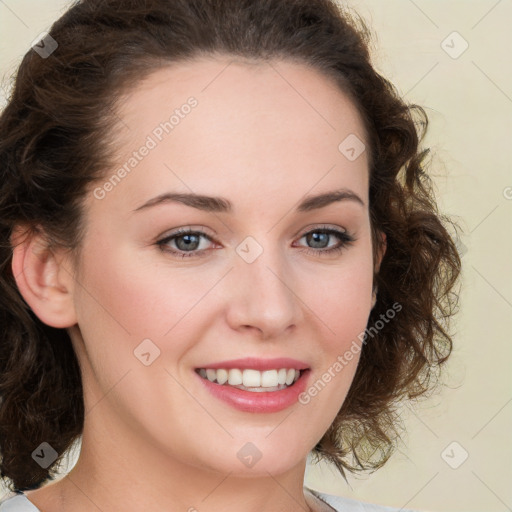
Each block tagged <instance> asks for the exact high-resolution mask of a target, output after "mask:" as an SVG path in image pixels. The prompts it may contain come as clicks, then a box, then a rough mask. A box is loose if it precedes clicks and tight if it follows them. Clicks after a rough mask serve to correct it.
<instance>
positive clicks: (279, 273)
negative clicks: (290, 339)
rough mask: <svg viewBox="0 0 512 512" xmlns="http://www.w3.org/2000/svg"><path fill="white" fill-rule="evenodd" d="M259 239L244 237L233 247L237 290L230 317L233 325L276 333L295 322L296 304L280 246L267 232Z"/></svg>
mask: <svg viewBox="0 0 512 512" xmlns="http://www.w3.org/2000/svg"><path fill="white" fill-rule="evenodd" d="M263 238H264V240H263ZM259 239H260V240H261V242H258V241H257V240H256V239H255V238H253V237H247V238H246V239H245V240H244V241H242V243H240V244H239V245H238V247H237V248H236V252H237V256H236V259H235V269H234V276H233V277H234V279H236V280H237V287H236V288H237V290H239V292H238V293H237V294H236V296H233V297H232V301H233V302H232V303H231V305H230V308H231V309H230V312H231V316H230V318H231V321H232V323H233V327H235V328H236V327H241V326H252V327H256V328H258V329H260V330H261V331H262V332H263V333H264V335H266V336H271V335H278V334H279V332H281V331H284V330H285V329H287V328H288V327H289V326H290V325H294V324H296V323H297V322H298V320H299V318H298V314H299V312H300V307H299V304H298V303H297V302H298V299H297V297H296V295H295V293H294V292H293V277H292V271H291V269H290V267H289V266H288V264H287V259H286V254H285V252H284V251H283V248H282V247H279V246H278V244H277V243H276V242H275V241H272V236H271V235H268V236H265V237H262V236H260V237H259Z"/></svg>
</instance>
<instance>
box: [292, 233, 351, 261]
mask: <svg viewBox="0 0 512 512" xmlns="http://www.w3.org/2000/svg"><path fill="white" fill-rule="evenodd" d="M333 237H336V238H337V239H338V244H337V245H335V246H333V247H332V246H331V247H329V242H330V240H332V238H333ZM303 238H305V239H306V241H307V243H308V244H312V246H310V247H306V252H307V253H310V254H316V255H325V254H327V255H331V254H336V253H339V252H341V251H342V250H343V249H345V248H346V247H347V246H349V245H350V244H351V243H353V242H355V238H354V237H353V236H351V235H349V234H348V233H347V232H346V231H341V230H338V229H334V228H328V227H321V228H317V229H313V230H311V231H308V232H307V233H305V234H304V235H302V237H301V238H300V239H301V240H302V239H303Z"/></svg>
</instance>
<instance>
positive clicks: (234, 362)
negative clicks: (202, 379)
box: [197, 357, 309, 394]
mask: <svg viewBox="0 0 512 512" xmlns="http://www.w3.org/2000/svg"><path fill="white" fill-rule="evenodd" d="M197 368H198V369H199V368H205V369H207V368H210V369H212V370H218V369H221V368H224V369H226V370H231V369H232V368H240V369H241V370H246V369H254V370H259V371H260V372H262V371H265V370H279V369H280V368H295V369H296V370H307V369H308V368H309V366H308V365H307V364H306V363H304V362H303V361H298V360H297V359H291V358H289V357H278V358H276V359H260V358H257V357H244V358H243V359H231V360H229V361H219V362H217V363H205V366H198V367H197ZM252 394H254V393H252Z"/></svg>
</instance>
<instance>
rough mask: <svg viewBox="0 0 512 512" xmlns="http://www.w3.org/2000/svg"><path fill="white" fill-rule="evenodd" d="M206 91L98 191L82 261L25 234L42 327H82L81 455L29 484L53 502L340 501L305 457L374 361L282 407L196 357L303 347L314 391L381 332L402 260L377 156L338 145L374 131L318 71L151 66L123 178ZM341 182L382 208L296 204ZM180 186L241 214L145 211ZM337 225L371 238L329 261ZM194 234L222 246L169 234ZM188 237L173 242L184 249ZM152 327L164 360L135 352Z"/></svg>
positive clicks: (171, 206) (21, 282) (20, 272)
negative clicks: (385, 224) (379, 299)
mask: <svg viewBox="0 0 512 512" xmlns="http://www.w3.org/2000/svg"><path fill="white" fill-rule="evenodd" d="M229 63H231V64H230V65H229V66H228V67H226V66H227V65H228V64H229ZM190 96H194V97H195V98H196V99H197V101H198V105H197V107H195V108H194V109H193V110H192V111H191V113H190V114H189V115H187V116H186V117H185V118H184V119H181V121H180V123H179V125H178V126H176V127H175V128H174V130H173V131H172V133H170V134H168V135H167V136H165V137H164V138H163V139H162V141H161V142H160V143H159V144H158V146H157V147H156V148H154V149H153V150H152V151H151V152H150V153H149V155H148V156H146V157H145V158H144V159H143V160H142V161H141V162H140V163H139V164H138V165H137V167H136V168H135V169H134V170H133V171H132V172H131V173H130V174H129V175H128V176H126V177H125V178H124V179H123V180H122V181H121V183H119V184H117V185H116V187H114V189H113V190H111V191H110V192H109V193H108V194H106V196H105V197H104V198H103V199H97V198H96V197H95V196H94V194H93V193H92V190H91V193H89V194H88V195H87V197H86V203H85V204H86V208H85V216H86V226H87V231H86V236H85V240H84V245H83V249H82V253H81V260H80V262H79V264H78V263H77V264H76V265H75V264H74V261H73V260H72V259H71V257H70V255H69V253H66V252H65V251H64V250H62V249H53V251H49V250H47V249H46V247H45V246H44V244H43V242H42V240H41V239H39V237H37V236H33V237H27V239H26V240H23V241H22V242H19V240H18V239H17V238H16V236H18V235H16V236H15V237H14V244H16V243H17V245H16V247H15V249H14V254H13V272H14V275H15V276H17V277H16V279H17V282H18V286H19V288H20V291H21V293H22V294H23V296H24V297H25V299H26V300H27V302H28V303H29V305H30V306H31V307H32V309H33V310H34V312H35V313H36V314H37V315H38V317H39V318H40V319H41V320H42V321H43V322H45V323H47V324H48V325H52V326H54V327H60V328H66V329H68V332H69V333H70V336H71V339H72V343H73V346H74V348H75V351H76V353H77V356H78V359H79V362H80V366H81V368H82V376H83V383H84V402H85V411H86V416H85V425H84V433H83V440H82V451H81V454H80V458H79V460H78V462H77V464H76V466H75V467H74V468H73V470H72V471H71V472H70V473H69V474H68V475H67V476H66V477H65V478H63V479H61V480H60V481H58V482H54V483H52V484H50V485H47V486H45V487H43V488H41V489H38V490H34V491H30V492H27V496H28V497H29V499H30V500H31V501H32V502H33V503H34V504H35V505H36V506H38V507H39V508H40V509H41V510H42V511H43V512H60V511H64V510H65V511H66V512H85V511H86V510H87V511H90V510H96V507H98V508H99V509H101V510H113V511H114V510H123V511H125V512H131V511H133V512H135V511H137V512H139V511H140V510H155V511H160V510H161V511H163V510H165V511H170V512H174V511H185V510H189V511H192V510H194V509H196V510H199V511H201V512H208V511H218V510H223V511H226V512H231V511H235V510H236V511H237V512H239V511H240V509H241V507H240V504H242V503H243V510H244V511H245V512H256V511H257V512H265V511H276V510H278V511H283V512H288V511H289V512H291V511H296V510H298V509H299V508H298V507H299V506H300V507H301V509H302V510H314V511H317V512H320V511H323V510H330V507H328V506H326V505H325V504H323V503H322V502H320V501H319V500H318V499H316V498H313V497H312V495H310V494H309V493H307V492H306V491H305V490H304V489H303V484H304V472H305V467H306V458H307V455H308V453H309V452H310V451H311V450H312V448H313V447H314V446H315V444H316V443H317V442H318V441H319V440H320V439H321V437H322V436H323V434H324V433H325V431H326V430H327V428H328V427H329V425H330V424H331V423H332V421H333V420H334V418H335V416H336V414H337V412H338V410H339V408H340V407H341V405H342V403H343V401H344V399H345V396H346V394H347V392H348V389H349V387H350V384H351V382H352V379H353V377H354V373H355V370H356V366H357V363H358V359H359V357H358V355H355V356H354V358H353V359H352V360H351V361H350V362H349V363H348V364H347V365H346V366H345V367H344V368H343V370H342V371H340V372H338V373H337V374H336V376H335V377H334V378H333V379H332V380H331V382H330V383H328V384H327V385H326V386H325V388H324V389H323V390H322V391H321V392H320V393H318V395H317V396H315V397H314V398H312V399H311V401H310V402H309V404H306V405H303V404H300V403H295V404H294V405H293V406H292V407H290V408H288V409H285V410H283V411H280V412H277V413H251V412H242V411H239V410H236V409H234V408H232V407H230V406H229V405H227V404H225V403H224V402H221V401H219V400H218V399H216V398H214V397H213V396H212V395H211V394H210V393H209V392H208V391H207V390H206V389H204V386H203V385H202V383H201V382H200V381H199V380H198V378H197V375H196V374H195V373H194V368H196V367H199V366H202V365H203V364H204V363H207V362H214V361H219V360H225V359H234V358H239V357H246V356H249V355H250V356H256V357H262V358H273V357H286V356H288V357H293V358H297V359H299V360H302V361H305V362H307V364H308V365H309V366H310V368H311V375H310V381H309V382H310V383H313V382H315V381H316V380H317V379H319V378H321V376H322V374H323V373H324V372H325V371H326V370H327V369H328V368H329V367H331V366H332V365H333V363H334V362H335V361H336V358H337V357H338V356H339V355H341V354H343V353H344V352H345V351H346V350H347V349H349V348H350V346H351V344H352V342H353V341H354V340H357V336H358V334H360V333H361V332H362V331H364V329H365V328H366V325H367V321H368V316H369V313H370V311H371V307H372V274H373V269H374V267H377V268H378V265H379V264H380V260H381V258H382V255H383V254H382V253H381V254H380V255H379V257H378V258H377V261H373V258H372V242H371V234H370V220H369V211H368V159H367V154H366V152H363V154H362V155H361V156H360V157H359V158H357V159H356V160H354V161H349V160H348V159H347V158H346V157H345V156H344V155H343V154H342V153H341V152H340V151H339V150H338V145H339V144H340V142H341V141H343V140H344V139H345V138H346V137H347V136H348V135H349V134H356V135H357V136H358V137H359V138H360V139H361V140H363V141H364V140H365V135H364V128H363V124H362V122H361V119H360V117H359V114H358V112H357V110H356V108H355V107H354V105H353V104H352V103H351V102H350V100H349V99H348V98H347V96H346V95H345V94H344V93H343V92H342V91H341V90H340V89H339V88H338V87H337V86H336V85H335V84H334V83H333V82H331V80H330V79H328V78H326V77H325V76H323V75H322V74H320V73H319V72H318V71H316V70H314V69H312V68H310V67H307V66H305V65H303V64H299V63H294V62H290V61H277V60H275V61H272V62H270V63H253V62H251V63H249V62H245V61H234V60H233V58H232V57H227V56H226V57H220V56H219V57H215V58H213V57H212V58H202V59H197V60H194V61H191V62H188V63H179V64H174V65H173V66H170V67H168V68H164V69H160V70H158V71H156V72H154V73H152V74H151V75H150V76H149V77H147V78H146V79H145V80H144V81H143V82H142V83H139V84H138V85H137V86H136V87H135V88H134V89H133V90H131V91H130V93H129V94H128V95H127V96H126V98H124V101H123V102H122V103H121V107H120V108H119V112H118V114H119V117H120V119H121V120H122V123H121V124H120V126H121V128H120V130H119V132H117V133H116V135H115V147H117V148H118V158H117V167H115V168H113V169H111V170H110V171H109V172H107V173H106V176H107V178H108V177H110V176H111V175H112V171H115V169H116V168H118V167H119V166H121V165H122V164H123V163H124V162H126V161H127V160H128V158H129V157H130V155H131V154H132V152H133V151H134V150H136V149H138V148H140V146H141V145H142V144H144V141H145V140H146V137H147V136H148V134H151V133H152V131H153V130H154V129H155V127H156V126H158V125H159V123H161V122H162V121H164V120H166V119H168V118H169V115H170V113H172V111H173V110H174V109H175V108H177V107H180V105H182V104H184V103H185V102H186V100H187V98H189V97H190ZM340 188H346V189H350V190H351V191H353V192H354V193H355V194H357V195H358V196H359V197H360V198H361V199H362V200H363V202H364V205H361V204H359V203H357V202H356V201H351V200H344V201H338V202H333V203H331V204H329V205H328V206H325V207H324V208H320V209H317V210H311V211H308V212H302V213H301V212H297V211H295V207H296V205H297V203H298V202H300V201H301V200H302V199H304V197H305V196H310V195H316V194H320V193H323V192H328V191H333V190H337V189H340ZM168 191H174V192H183V193H189V192H195V193H198V194H205V195H210V196H221V197H224V198H226V199H228V200H229V201H231V202H232V204H233V212H232V213H218V212H217V213H213V212H205V211H201V210H198V209H195V208H192V207H190V206H186V205H184V204H180V203H171V202H169V203H165V204H161V205H158V206H155V207H152V208H146V209H143V210H141V211H138V212H134V211H133V210H135V209H136V208H137V207H139V206H140V205H141V204H143V203H145V202H146V201H148V200H149V199H151V198H153V197H155V196H157V195H159V194H161V193H162V192H168ZM322 226H327V227H329V228H333V229H338V230H340V231H344V230H346V231H348V233H349V234H350V235H352V236H353V237H354V238H355V241H354V242H353V243H351V244H350V245H347V246H346V247H345V248H343V249H342V250H341V252H338V253H334V254H331V255H328V254H325V255H322V254H320V253H321V252H322V251H325V248H330V247H334V246H337V245H339V244H340V240H339V239H338V238H337V237H336V236H334V235H331V236H330V237H328V238H327V239H326V240H325V241H323V243H324V246H322V245H316V246H315V245H314V241H312V240H311V239H310V240H308V237H305V236H304V235H305V234H306V233H308V232H309V231H312V230H314V229H318V228H321V227H322ZM180 227H192V229H194V228H202V229H203V231H204V232H205V233H206V234H207V235H208V236H209V237H210V238H211V240H212V241H210V240H209V239H208V238H201V239H200V240H201V245H200V247H199V248H198V249H196V252H197V251H199V252H200V251H201V250H203V257H200V256H196V257H194V256H192V257H188V258H181V257H179V256H177V255H173V254H172V253H171V252H165V251H162V250H161V249H160V248H159V247H158V245H156V242H157V241H158V240H161V239H163V238H164V237H165V236H168V235H170V234H172V231H173V230H175V229H176V228H180ZM247 236H251V237H253V238H254V239H255V240H256V241H257V242H258V244H259V245H260V246H261V247H262V249H263V253H262V254H261V255H260V256H259V257H258V258H257V259H256V260H255V261H254V262H253V263H250V264H249V263H247V262H246V261H244V259H242V258H241V257H240V256H239V255H238V253H237V252H236V248H237V246H238V245H239V244H240V243H241V242H242V241H243V240H244V239H245V238H246V237H247ZM181 241H183V240H182V239H181ZM177 242H178V240H175V241H174V242H168V243H167V248H168V249H169V250H173V249H174V250H175V251H179V248H178V246H177V245H176V243H177ZM183 246H184V244H183V243H182V244H181V245H180V246H179V247H181V248H182V247H183ZM308 247H309V249H310V252H309V253H308V252H306V251H307V249H308ZM315 251H316V252H315ZM181 252H182V253H183V252H184V251H183V250H182V251H181ZM146 338H149V339H151V340H152V342H153V343H154V344H155V345H156V346H158V348H159V350H160V356H159V357H158V358H157V359H155V360H154V362H152V364H151V365H149V366H145V365H143V364H142V363H141V362H140V361H139V359H137V358H136V357H135V356H134V350H135V349H136V348H137V347H138V346H139V344H140V343H141V341H142V340H144V339H146ZM357 341H358V340H357ZM358 343H359V341H358ZM248 441H250V442H251V443H253V444H254V445H255V446H256V447H257V448H258V450H259V451H260V452H261V454H262V457H261V459H260V460H259V461H258V462H257V463H256V464H255V465H254V466H253V467H251V468H249V467H246V466H245V465H243V464H242V463H241V462H240V460H239V459H238V458H237V452H238V450H240V449H241V448H242V446H244V445H245V444H246V443H247V442H248ZM192 507H194V508H192Z"/></svg>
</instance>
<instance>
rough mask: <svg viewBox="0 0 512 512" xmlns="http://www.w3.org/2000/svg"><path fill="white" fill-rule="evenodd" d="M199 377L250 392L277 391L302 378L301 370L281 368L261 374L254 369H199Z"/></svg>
mask: <svg viewBox="0 0 512 512" xmlns="http://www.w3.org/2000/svg"><path fill="white" fill-rule="evenodd" d="M199 375H201V377H203V379H208V380H209V381H210V382H217V384H228V385H230V386H234V387H237V388H240V389H246V390H249V391H256V392H259V391H277V390H279V389H284V388H285V387H287V386H290V385H291V384H293V383H294V382H295V381H296V380H297V379H298V378H299V377H300V370H295V369H294V368H280V369H276V370H265V371H263V372H260V371H258V370H253V369H245V370H240V369H238V368H232V369H230V370H225V369H219V370H213V369H211V368H201V369H199Z"/></svg>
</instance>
